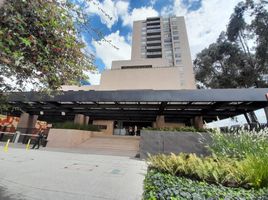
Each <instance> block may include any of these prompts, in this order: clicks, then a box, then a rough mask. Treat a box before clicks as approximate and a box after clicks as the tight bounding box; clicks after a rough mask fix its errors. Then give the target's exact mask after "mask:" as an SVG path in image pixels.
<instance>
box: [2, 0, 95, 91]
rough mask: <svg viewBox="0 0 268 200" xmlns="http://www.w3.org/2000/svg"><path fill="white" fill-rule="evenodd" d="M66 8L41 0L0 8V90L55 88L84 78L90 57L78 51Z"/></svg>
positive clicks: (21, 0)
mask: <svg viewBox="0 0 268 200" xmlns="http://www.w3.org/2000/svg"><path fill="white" fill-rule="evenodd" d="M65 5H67V4H65ZM68 6H71V5H70V4H68ZM66 8H67V7H63V6H62V5H60V4H59V3H57V1H44V0H8V1H6V2H5V4H4V5H3V6H2V7H1V8H0V13H1V14H0V91H1V90H2V91H10V90H12V89H22V87H23V86H24V85H25V82H28V83H31V84H35V85H36V87H37V86H38V87H42V88H50V89H57V88H58V87H59V86H60V85H62V84H70V83H78V82H79V80H81V79H82V78H85V77H84V73H83V71H84V70H90V69H92V58H91V57H89V56H86V55H85V54H84V53H83V52H82V50H81V49H82V48H83V47H84V44H83V42H81V40H79V39H78V37H77V30H76V29H75V24H74V21H73V16H72V13H71V12H69V11H68V9H66ZM69 8H71V7H69ZM6 78H9V79H10V78H11V79H12V80H14V82H13V83H10V82H7V81H6Z"/></svg>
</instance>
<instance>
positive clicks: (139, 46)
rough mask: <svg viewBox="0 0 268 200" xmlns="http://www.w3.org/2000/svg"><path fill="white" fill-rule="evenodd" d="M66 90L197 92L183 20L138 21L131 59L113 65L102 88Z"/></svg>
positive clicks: (170, 18) (66, 88) (84, 87)
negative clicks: (195, 90) (185, 90)
mask: <svg viewBox="0 0 268 200" xmlns="http://www.w3.org/2000/svg"><path fill="white" fill-rule="evenodd" d="M62 89H63V90H139V89H152V90H180V89H196V86H195V79H194V72H193V65H192V60H191V53H190V47H189V42H188V37H187V31H186V25H185V21H184V17H169V18H162V17H154V18H147V19H146V20H142V21H135V22H134V25H133V35H132V51H131V59H130V60H117V61H113V62H112V66H111V69H109V70H108V69H107V70H105V71H103V73H102V75H101V80H100V85H94V86H82V87H78V86H63V87H62Z"/></svg>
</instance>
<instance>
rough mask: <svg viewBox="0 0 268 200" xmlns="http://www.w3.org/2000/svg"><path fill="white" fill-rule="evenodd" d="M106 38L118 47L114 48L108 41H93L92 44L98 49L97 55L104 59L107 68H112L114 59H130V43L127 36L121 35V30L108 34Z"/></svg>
mask: <svg viewBox="0 0 268 200" xmlns="http://www.w3.org/2000/svg"><path fill="white" fill-rule="evenodd" d="M105 39H106V40H108V41H111V42H112V43H113V44H115V45H116V47H118V49H116V48H114V47H113V46H111V45H110V44H109V43H107V42H102V43H101V44H100V43H98V42H96V41H93V42H92V45H93V46H94V47H95V49H96V56H97V57H98V58H100V59H102V61H103V63H104V64H105V67H106V68H108V69H109V68H111V65H112V61H113V60H126V59H130V54H131V47H130V44H129V43H128V42H127V41H126V39H125V37H123V36H120V33H119V31H116V32H114V33H111V34H110V35H107V36H106V37H105Z"/></svg>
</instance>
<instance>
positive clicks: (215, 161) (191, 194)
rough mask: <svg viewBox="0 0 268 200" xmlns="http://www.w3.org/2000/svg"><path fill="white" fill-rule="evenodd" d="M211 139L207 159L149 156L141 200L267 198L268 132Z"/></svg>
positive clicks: (220, 134)
mask: <svg viewBox="0 0 268 200" xmlns="http://www.w3.org/2000/svg"><path fill="white" fill-rule="evenodd" d="M211 139H212V141H211V143H209V146H208V147H207V148H208V150H209V151H210V153H211V154H212V155H209V156H205V157H203V156H197V155H196V154H191V153H190V154H189V153H180V154H177V155H175V154H171V155H165V154H158V155H155V156H150V157H149V159H148V165H149V167H148V174H147V176H146V179H145V184H144V189H145V191H144V199H145V200H147V199H150V200H153V199H171V200H172V199H250V200H251V199H264V200H265V199H268V165H267V163H268V129H265V130H262V131H261V132H255V131H251V132H248V131H240V132H238V133H227V134H222V133H211Z"/></svg>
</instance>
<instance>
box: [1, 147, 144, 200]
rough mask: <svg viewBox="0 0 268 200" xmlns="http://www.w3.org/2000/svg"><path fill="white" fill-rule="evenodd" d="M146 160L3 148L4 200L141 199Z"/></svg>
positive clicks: (2, 180)
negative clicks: (6, 149) (4, 149)
mask: <svg viewBox="0 0 268 200" xmlns="http://www.w3.org/2000/svg"><path fill="white" fill-rule="evenodd" d="M145 173H146V164H145V162H144V161H140V160H137V159H135V158H131V157H126V156H125V157H124V156H111V155H94V154H80V153H66V152H54V151H45V150H28V151H26V150H25V149H19V148H9V151H8V152H4V151H3V146H1V147H0V199H1V200H20V199H21V200H50V199H51V200H55V199H56V200H62V199H64V200H65V199H66V200H69V199H70V200H73V199H76V200H100V199H107V200H113V199H114V200H121V199H122V200H140V199H141V197H142V191H143V179H144V175H145Z"/></svg>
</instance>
